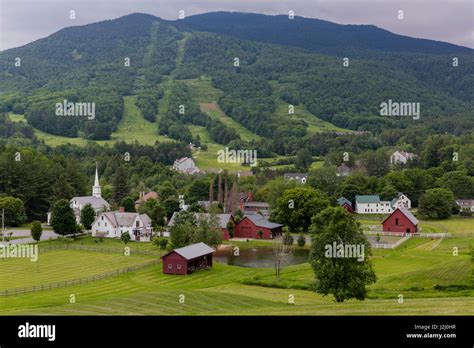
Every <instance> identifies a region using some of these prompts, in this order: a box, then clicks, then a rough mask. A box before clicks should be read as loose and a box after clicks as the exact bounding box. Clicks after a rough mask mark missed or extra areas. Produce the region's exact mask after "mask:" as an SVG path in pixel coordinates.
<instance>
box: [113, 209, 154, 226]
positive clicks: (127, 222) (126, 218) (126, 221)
mask: <svg viewBox="0 0 474 348" xmlns="http://www.w3.org/2000/svg"><path fill="white" fill-rule="evenodd" d="M104 215H105V216H106V217H107V219H108V220H109V221H110V222H111V223H112V225H113V226H114V227H118V226H132V225H133V222H134V221H135V219H136V218H137V216H140V219H141V220H142V222H143V224H144V225H145V227H149V226H151V219H150V217H149V216H148V215H147V214H140V215H139V214H138V213H121V212H117V211H109V212H106V213H104Z"/></svg>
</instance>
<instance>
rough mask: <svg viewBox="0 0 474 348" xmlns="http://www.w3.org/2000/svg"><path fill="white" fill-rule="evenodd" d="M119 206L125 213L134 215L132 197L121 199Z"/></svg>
mask: <svg viewBox="0 0 474 348" xmlns="http://www.w3.org/2000/svg"><path fill="white" fill-rule="evenodd" d="M120 206H121V207H122V208H123V209H124V210H125V211H126V212H127V213H135V212H136V209H135V201H134V200H133V198H132V197H130V196H127V197H124V198H123V199H122V201H121V202H120Z"/></svg>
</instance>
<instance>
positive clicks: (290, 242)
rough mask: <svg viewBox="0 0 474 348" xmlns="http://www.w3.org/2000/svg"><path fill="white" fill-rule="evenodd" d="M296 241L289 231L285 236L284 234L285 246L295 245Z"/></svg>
mask: <svg viewBox="0 0 474 348" xmlns="http://www.w3.org/2000/svg"><path fill="white" fill-rule="evenodd" d="M294 241H295V240H294V238H293V236H292V235H291V233H290V232H288V231H287V232H285V234H283V239H282V242H283V244H285V245H293V243H294Z"/></svg>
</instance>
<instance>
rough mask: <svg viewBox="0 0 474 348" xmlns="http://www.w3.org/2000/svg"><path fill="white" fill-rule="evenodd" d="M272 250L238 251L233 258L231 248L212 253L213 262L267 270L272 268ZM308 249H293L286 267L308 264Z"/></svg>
mask: <svg viewBox="0 0 474 348" xmlns="http://www.w3.org/2000/svg"><path fill="white" fill-rule="evenodd" d="M272 252H273V249H272V248H266V247H258V248H252V249H243V248H241V249H240V250H239V256H234V253H233V251H232V249H231V248H225V249H220V250H218V251H216V252H215V253H214V257H213V258H214V260H215V261H217V262H220V263H224V264H227V265H233V266H240V267H252V268H269V267H273V256H272ZM308 257H309V250H308V249H295V250H293V253H292V254H291V256H290V257H289V258H288V260H287V262H286V265H297V264H300V263H305V262H308Z"/></svg>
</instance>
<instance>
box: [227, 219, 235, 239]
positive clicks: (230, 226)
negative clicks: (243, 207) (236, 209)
mask: <svg viewBox="0 0 474 348" xmlns="http://www.w3.org/2000/svg"><path fill="white" fill-rule="evenodd" d="M227 231H229V238H230V239H232V238H234V233H235V225H234V223H233V222H232V221H229V222H228V223H227Z"/></svg>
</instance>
